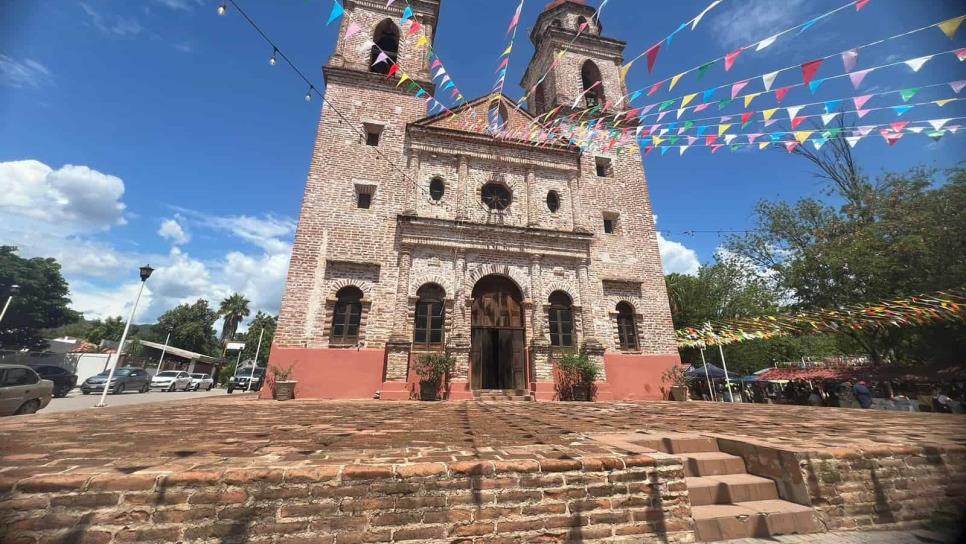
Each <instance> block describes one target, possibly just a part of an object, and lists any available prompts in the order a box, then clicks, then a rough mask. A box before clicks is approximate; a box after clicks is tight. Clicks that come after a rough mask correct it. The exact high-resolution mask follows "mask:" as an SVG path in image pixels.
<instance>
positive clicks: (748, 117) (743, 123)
mask: <svg viewBox="0 0 966 544" xmlns="http://www.w3.org/2000/svg"><path fill="white" fill-rule="evenodd" d="M754 114H755V112H753V111H746V112H745V113H742V114H741V128H745V126H746V125H747V124H748V122H749V121H751V116H753V115H754Z"/></svg>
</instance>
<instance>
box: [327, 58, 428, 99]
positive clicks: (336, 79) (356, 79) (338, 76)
mask: <svg viewBox="0 0 966 544" xmlns="http://www.w3.org/2000/svg"><path fill="white" fill-rule="evenodd" d="M322 75H323V76H324V77H325V84H326V85H328V84H330V83H342V84H346V85H353V86H356V87H360V88H366V89H371V90H374V91H385V92H392V93H396V94H400V95H404V96H408V97H413V93H411V92H409V91H408V90H407V89H406V88H405V86H402V85H400V86H399V87H397V86H396V84H395V83H393V82H391V81H386V76H385V75H383V74H376V73H373V72H367V71H363V70H357V69H354V68H343V67H341V66H333V65H331V64H327V65H325V66H323V67H322ZM412 81H414V82H416V83H417V84H418V85H419V86H420V87H422V88H423V89H426V92H428V93H431V94H432V93H435V91H436V85H434V84H433V82H432V81H425V80H420V79H413V80H412Z"/></svg>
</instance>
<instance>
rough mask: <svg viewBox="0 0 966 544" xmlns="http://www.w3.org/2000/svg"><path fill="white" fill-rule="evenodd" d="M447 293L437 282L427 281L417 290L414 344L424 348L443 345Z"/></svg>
mask: <svg viewBox="0 0 966 544" xmlns="http://www.w3.org/2000/svg"><path fill="white" fill-rule="evenodd" d="M445 296H446V293H445V292H443V288H442V287H440V286H439V285H436V284H435V283H427V284H426V285H423V286H422V287H420V288H419V290H418V291H416V297H417V300H416V323H415V326H414V327H413V345H415V346H421V347H424V348H431V347H439V346H442V345H443V318H444V315H445V310H444V309H443V298H445Z"/></svg>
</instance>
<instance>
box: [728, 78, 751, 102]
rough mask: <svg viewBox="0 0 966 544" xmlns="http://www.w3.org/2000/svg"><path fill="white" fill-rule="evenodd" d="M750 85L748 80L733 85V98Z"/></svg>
mask: <svg viewBox="0 0 966 544" xmlns="http://www.w3.org/2000/svg"><path fill="white" fill-rule="evenodd" d="M747 85H748V80H747V79H746V80H744V81H739V82H738V83H735V84H734V85H732V86H731V99H732V100H734V99H735V97H736V96H738V93H740V92H741V90H742V89H744V88H745V87H746V86H747Z"/></svg>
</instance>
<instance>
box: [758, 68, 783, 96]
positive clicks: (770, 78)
mask: <svg viewBox="0 0 966 544" xmlns="http://www.w3.org/2000/svg"><path fill="white" fill-rule="evenodd" d="M779 71H780V70H779ZM776 77H778V72H777V71H776V72H772V73H770V74H765V75H763V76H761V82H762V84H763V85H764V86H765V90H766V91H770V90H771V86H772V83H774V82H775V78H776Z"/></svg>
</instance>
